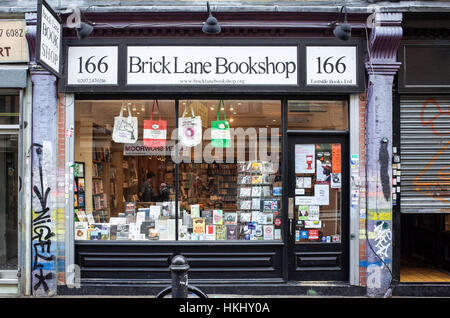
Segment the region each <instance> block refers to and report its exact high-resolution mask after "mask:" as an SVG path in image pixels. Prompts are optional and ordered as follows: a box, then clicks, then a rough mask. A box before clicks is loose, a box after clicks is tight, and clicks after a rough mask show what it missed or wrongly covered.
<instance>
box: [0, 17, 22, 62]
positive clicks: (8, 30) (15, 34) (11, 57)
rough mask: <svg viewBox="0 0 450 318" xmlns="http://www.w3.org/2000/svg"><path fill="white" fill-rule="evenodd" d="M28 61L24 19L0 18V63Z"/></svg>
mask: <svg viewBox="0 0 450 318" xmlns="http://www.w3.org/2000/svg"><path fill="white" fill-rule="evenodd" d="M20 62H28V47H27V40H26V38H25V21H24V20H0V63H20Z"/></svg>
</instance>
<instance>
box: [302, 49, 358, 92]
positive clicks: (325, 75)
mask: <svg viewBox="0 0 450 318" xmlns="http://www.w3.org/2000/svg"><path fill="white" fill-rule="evenodd" d="M356 56H357V51H356V46H307V47H306V85H318V86H350V85H352V86H356V85H357V79H356V76H357V67H356V65H357V64H356V60H357V59H356Z"/></svg>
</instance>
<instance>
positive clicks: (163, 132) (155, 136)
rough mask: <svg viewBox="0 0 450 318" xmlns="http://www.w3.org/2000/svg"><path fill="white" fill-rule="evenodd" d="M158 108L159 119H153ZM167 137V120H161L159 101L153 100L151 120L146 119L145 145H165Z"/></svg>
mask: <svg viewBox="0 0 450 318" xmlns="http://www.w3.org/2000/svg"><path fill="white" fill-rule="evenodd" d="M155 102H156V108H158V116H159V117H158V120H153V111H154V110H155ZM166 138H167V121H166V120H161V110H160V109H159V104H158V101H157V100H155V101H153V105H152V113H151V115H150V120H144V145H146V146H148V147H164V146H165V145H166Z"/></svg>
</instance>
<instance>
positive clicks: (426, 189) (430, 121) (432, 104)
mask: <svg viewBox="0 0 450 318" xmlns="http://www.w3.org/2000/svg"><path fill="white" fill-rule="evenodd" d="M442 116H450V105H449V106H447V110H444V109H443V107H442V106H441V105H439V103H438V102H437V101H436V100H435V99H427V100H425V102H424V103H423V105H422V108H421V112H420V121H421V124H422V126H424V127H426V128H429V129H431V132H432V133H433V135H436V137H437V138H440V139H441V142H440V143H441V145H442V147H441V148H440V149H439V150H438V151H437V152H436V153H434V154H433V157H432V158H431V160H430V161H429V162H427V163H426V165H425V168H423V169H422V171H420V173H419V174H418V175H417V177H416V178H415V179H414V181H413V184H414V185H415V186H416V188H415V190H416V191H418V192H422V193H423V194H424V195H426V196H428V197H431V198H433V199H436V200H439V201H442V202H445V203H450V200H449V199H448V198H446V196H440V195H439V194H440V190H439V189H440V188H442V187H448V186H450V173H449V170H450V166H443V167H441V168H440V169H439V171H438V173H437V176H436V179H435V180H429V178H426V177H427V176H426V174H427V173H428V172H431V171H430V170H432V169H433V168H434V165H435V164H436V163H437V164H441V163H440V160H442V158H441V155H443V154H444V153H445V152H446V150H447V148H448V147H449V145H450V140H444V138H445V137H450V133H448V132H442V131H439V127H437V126H436V125H437V124H438V123H437V122H436V120H437V119H439V118H441V119H442ZM430 117H431V118H430ZM445 130H447V128H445ZM442 212H444V211H442Z"/></svg>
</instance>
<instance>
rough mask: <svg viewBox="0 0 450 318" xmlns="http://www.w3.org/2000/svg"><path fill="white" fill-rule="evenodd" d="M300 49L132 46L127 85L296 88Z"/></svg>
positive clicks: (128, 54) (128, 52)
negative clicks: (283, 86) (269, 86)
mask: <svg viewBox="0 0 450 318" xmlns="http://www.w3.org/2000/svg"><path fill="white" fill-rule="evenodd" d="M297 60H298V59H297V46H129V47H128V48H127V85H297V84H298V83H297V82H298V76H297V72H298V66H297Z"/></svg>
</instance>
